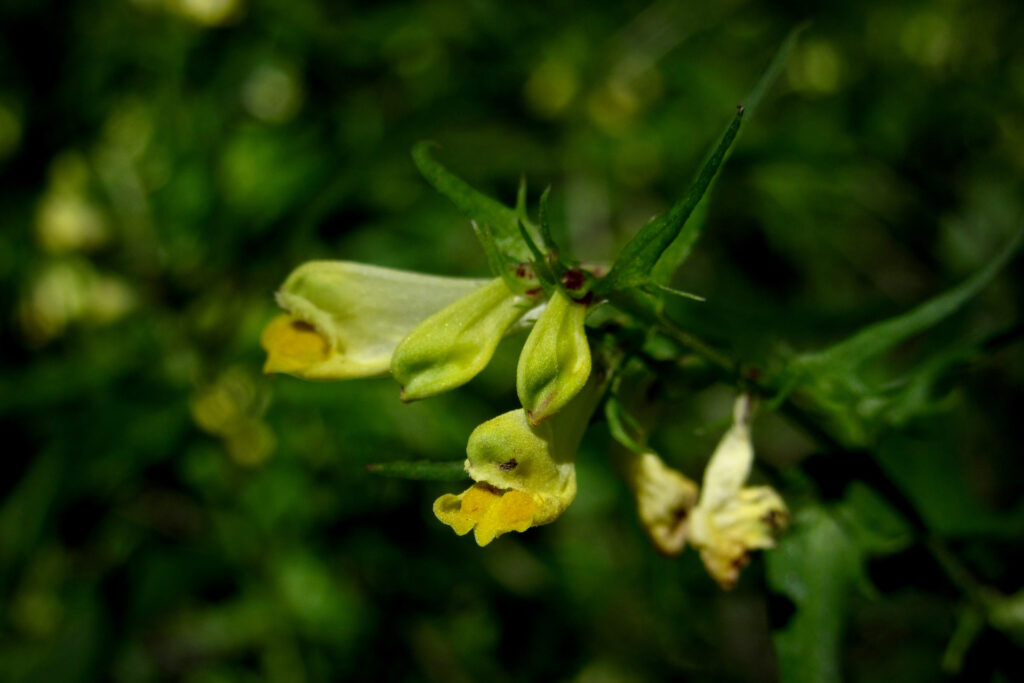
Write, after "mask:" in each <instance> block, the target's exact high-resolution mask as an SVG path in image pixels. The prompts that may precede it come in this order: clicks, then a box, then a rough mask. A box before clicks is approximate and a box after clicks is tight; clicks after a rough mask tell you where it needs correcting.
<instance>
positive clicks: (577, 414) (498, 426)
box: [434, 377, 604, 546]
mask: <svg viewBox="0 0 1024 683" xmlns="http://www.w3.org/2000/svg"><path fill="white" fill-rule="evenodd" d="M603 389H604V381H603V379H598V378H596V377H595V378H592V379H591V381H590V382H588V384H587V386H586V387H585V388H584V389H583V390H582V391H581V392H580V393H579V395H578V396H577V397H576V398H575V399H574V400H573V401H572V402H571V403H570V404H569V405H568V406H566V408H565V410H563V411H562V412H560V413H559V414H558V415H557V416H555V417H554V418H552V419H551V420H549V421H547V422H545V423H544V424H541V425H531V424H530V421H529V420H528V419H527V416H526V412H525V411H524V410H522V409H519V410H512V411H509V412H507V413H505V414H503V415H499V416H498V417H496V418H494V419H491V420H488V421H487V422H484V423H483V424H482V425H480V426H479V427H477V428H476V429H475V430H473V433H472V434H470V437H469V443H468V444H467V446H466V456H467V459H466V472H468V473H469V476H470V478H472V479H473V480H474V481H475V482H476V483H475V484H474V485H473V486H471V487H469V488H468V489H467V490H466V491H463V492H462V493H460V494H457V495H456V494H450V493H449V494H445V495H443V496H441V497H440V498H438V499H437V500H436V501H435V502H434V514H435V515H436V516H437V518H438V519H439V520H441V521H442V522H444V523H445V524H447V525H448V526H450V527H452V529H453V530H454V531H455V533H457V534H458V535H460V536H463V535H465V534H467V533H469V532H470V531H473V532H474V535H475V537H476V542H477V543H478V544H479V545H481V546H484V545H487V544H488V543H490V542H491V541H492V540H494V539H495V538H496V537H498V536H500V535H501V534H504V533H507V532H509V531H520V532H522V531H526V529H528V528H530V527H532V526H540V525H542V524H548V523H549V522H553V521H555V519H557V518H558V516H559V515H561V514H562V512H563V511H565V509H566V508H567V507H568V506H569V504H570V503H571V502H572V501H573V499H574V498H575V497H576V465H575V460H576V450H577V449H578V448H579V444H580V440H581V439H582V438H583V432H584V431H585V430H586V427H587V423H588V422H589V421H590V416H591V415H592V414H593V412H594V408H596V406H597V403H598V401H599V400H600V397H601V393H602V391H603Z"/></svg>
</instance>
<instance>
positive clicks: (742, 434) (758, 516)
mask: <svg viewBox="0 0 1024 683" xmlns="http://www.w3.org/2000/svg"><path fill="white" fill-rule="evenodd" d="M750 417H751V416H750V397H749V396H747V395H742V396H740V397H739V398H738V399H736V404H735V406H734V409H733V423H732V426H731V427H730V428H729V431H728V432H726V433H725V436H723V437H722V440H721V441H720V442H719V444H718V447H717V448H716V449H715V452H714V454H713V455H712V456H711V460H710V461H709V462H708V466H707V469H706V470H705V471H704V484H703V487H702V489H701V495H700V501H699V502H698V503H697V507H695V508H694V509H693V513H692V514H691V515H690V529H689V532H688V536H689V539H690V542H691V543H692V544H693V545H694V546H696V547H698V548H700V556H701V559H702V560H703V561H704V566H705V567H707V570H708V573H710V574H711V576H712V577H713V578H714V579H715V580H716V581H717V582H718V583H719V585H720V586H722V587H723V588H731V587H732V586H733V585H734V584H735V583H736V580H737V579H738V578H739V573H740V570H741V569H743V567H745V566H746V565H747V563H748V562H749V561H750V551H751V550H759V549H764V548H773V547H774V546H775V537H776V535H778V533H779V532H780V531H782V529H783V528H785V526H786V525H787V524H788V523H789V511H788V510H787V509H786V504H785V503H784V502H783V501H782V498H780V497H779V494H778V493H776V492H775V490H774V489H772V488H771V487H770V486H756V487H748V488H743V484H744V483H745V482H746V480H747V477H748V476H749V474H750V467H751V464H752V463H753V460H754V448H753V446H752V445H751V441H750Z"/></svg>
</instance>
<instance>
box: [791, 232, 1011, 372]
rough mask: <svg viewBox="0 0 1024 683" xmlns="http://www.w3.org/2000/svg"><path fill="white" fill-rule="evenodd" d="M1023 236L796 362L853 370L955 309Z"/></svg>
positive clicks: (980, 286) (1006, 258) (993, 273)
mask: <svg viewBox="0 0 1024 683" xmlns="http://www.w3.org/2000/svg"><path fill="white" fill-rule="evenodd" d="M1022 238H1024V230H1020V231H1018V232H1017V234H1016V235H1014V237H1013V238H1012V240H1011V241H1010V244H1008V245H1007V246H1006V248H1005V249H1003V251H1002V252H1001V253H1000V254H999V255H998V256H996V257H995V258H994V259H992V260H991V261H990V262H989V263H988V265H986V266H985V267H984V268H982V269H981V270H979V271H978V272H977V273H975V274H974V275H972V276H971V277H969V278H968V279H967V280H965V281H964V282H962V283H960V284H959V285H957V286H956V287H954V288H953V289H951V290H949V291H947V292H945V293H943V294H940V295H939V296H937V297H935V298H934V299H931V300H929V301H926V302H925V303H923V304H921V305H920V306H918V307H917V308H915V309H913V310H911V311H909V312H907V313H904V314H903V315H899V316H896V317H895V318H890V319H889V320H884V321H882V322H879V323H875V324H873V325H868V326H867V327H865V328H864V329H862V330H861V331H860V332H857V333H856V334H854V335H853V336H852V337H850V338H848V339H846V340H845V341H842V342H839V343H838V344H836V345H835V346H832V347H831V348H828V349H825V350H824V351H819V352H817V353H812V354H807V355H805V356H802V357H801V359H800V360H799V361H798V362H799V364H800V365H801V366H803V367H804V368H805V369H810V368H824V369H828V370H829V371H844V370H846V371H849V370H853V369H855V368H856V367H857V366H858V365H860V364H861V363H863V362H864V361H866V360H867V359H869V358H871V357H873V356H877V355H878V354H880V353H882V352H884V351H888V350H889V349H891V348H892V347H894V346H896V345H897V344H899V343H900V342H902V341H904V340H905V339H907V338H909V337H911V336H912V335H914V334H917V333H919V332H922V331H924V330H926V329H927V328H929V327H931V326H932V325H934V324H936V323H938V322H939V321H941V320H942V319H944V318H946V317H948V316H950V315H952V314H953V313H955V312H956V311H957V310H959V309H960V308H961V307H962V306H963V305H964V304H965V303H967V302H968V301H970V300H971V298H972V297H974V296H975V295H976V294H978V292H980V291H981V290H982V289H984V288H985V285H987V284H988V283H989V282H990V281H991V280H992V278H994V277H995V276H996V274H997V273H998V272H999V271H1000V270H1001V269H1002V268H1003V266H1005V265H1006V264H1007V262H1008V261H1009V260H1010V257H1012V256H1013V254H1014V253H1015V252H1016V251H1017V249H1018V248H1019V247H1020V245H1021V240H1022Z"/></svg>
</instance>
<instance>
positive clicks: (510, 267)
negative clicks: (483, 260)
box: [470, 221, 526, 294]
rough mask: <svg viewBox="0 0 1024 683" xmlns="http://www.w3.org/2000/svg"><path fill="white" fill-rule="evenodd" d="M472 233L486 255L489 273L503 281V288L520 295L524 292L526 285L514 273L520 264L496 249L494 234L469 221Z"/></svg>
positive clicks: (484, 227) (486, 228) (486, 227)
mask: <svg viewBox="0 0 1024 683" xmlns="http://www.w3.org/2000/svg"><path fill="white" fill-rule="evenodd" d="M470 224H471V225H472V226H473V232H474V233H476V237H477V239H478V240H480V244H481V246H483V248H484V253H485V254H486V255H487V265H488V267H489V268H490V269H491V272H492V273H494V274H495V275H497V276H499V277H500V278H501V279H502V280H504V281H505V286H506V287H508V288H509V289H510V290H512V291H513V292H515V293H516V294H522V293H523V292H524V291H525V290H526V283H525V282H524V281H523V280H520V279H519V278H517V277H516V276H515V275H514V273H515V270H516V266H518V265H519V263H520V262H517V261H515V260H513V259H512V258H511V257H510V256H509V255H508V254H506V253H505V252H503V251H502V250H501V249H499V248H498V245H497V243H496V241H495V238H494V234H493V233H492V232H491V229H490V227H489V226H488V225H487V224H486V223H483V224H481V223H477V222H476V221H470Z"/></svg>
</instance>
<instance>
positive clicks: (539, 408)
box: [516, 289, 590, 425]
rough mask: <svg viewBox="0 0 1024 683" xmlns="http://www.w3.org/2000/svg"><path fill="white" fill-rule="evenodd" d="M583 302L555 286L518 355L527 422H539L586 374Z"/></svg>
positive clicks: (580, 384)
mask: <svg viewBox="0 0 1024 683" xmlns="http://www.w3.org/2000/svg"><path fill="white" fill-rule="evenodd" d="M586 315H587V306H586V304H583V303H578V302H576V301H574V300H572V299H570V298H569V297H568V296H567V295H566V294H565V293H564V292H563V291H562V290H561V289H557V290H555V292H554V294H552V295H551V299H550V300H549V301H548V305H547V308H545V309H544V312H543V313H541V315H540V319H539V320H538V321H537V324H536V325H534V327H533V330H532V331H531V332H530V336H529V337H528V338H527V340H526V344H525V346H523V352H522V353H521V354H520V356H519V367H518V370H517V372H516V389H517V391H518V393H519V400H520V402H522V404H523V408H524V409H525V410H526V414H527V416H528V417H529V419H530V423H531V424H535V425H536V424H540V423H541V422H543V421H544V420H546V419H547V418H549V417H551V416H552V415H554V414H555V413H557V412H558V411H559V410H561V409H562V408H563V407H564V406H565V405H566V404H567V403H568V402H569V401H571V400H572V398H573V396H575V395H576V394H577V393H579V391H580V389H582V388H583V385H585V384H586V383H587V378H588V377H589V376H590V346H589V345H588V344H587V335H586V332H585V331H584V329H583V322H584V320H585V318H586Z"/></svg>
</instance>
